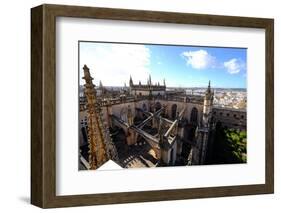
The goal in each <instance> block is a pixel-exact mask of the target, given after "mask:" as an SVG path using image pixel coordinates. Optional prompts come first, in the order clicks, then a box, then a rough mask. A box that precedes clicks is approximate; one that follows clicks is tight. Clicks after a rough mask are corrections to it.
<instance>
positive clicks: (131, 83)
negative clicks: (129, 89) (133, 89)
mask: <svg viewBox="0 0 281 213" xmlns="http://www.w3.org/2000/svg"><path fill="white" fill-rule="evenodd" d="M129 85H130V86H133V85H134V83H133V79H132V76H131V75H130V81H129Z"/></svg>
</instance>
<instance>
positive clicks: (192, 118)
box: [190, 107, 198, 125]
mask: <svg viewBox="0 0 281 213" xmlns="http://www.w3.org/2000/svg"><path fill="white" fill-rule="evenodd" d="M190 123H192V124H194V125H197V123H198V109H197V108H195V107H193V108H192V110H191V115H190Z"/></svg>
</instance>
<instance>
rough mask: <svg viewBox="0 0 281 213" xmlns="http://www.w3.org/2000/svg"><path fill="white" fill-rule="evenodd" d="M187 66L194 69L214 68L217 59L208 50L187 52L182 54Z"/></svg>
mask: <svg viewBox="0 0 281 213" xmlns="http://www.w3.org/2000/svg"><path fill="white" fill-rule="evenodd" d="M182 56H183V57H184V58H185V60H186V64H187V65H191V66H192V67H193V68H194V69H206V68H210V67H211V68H212V67H214V65H215V59H216V58H215V57H214V56H212V55H210V54H209V53H208V52H207V51H206V50H197V51H186V52H183V53H182Z"/></svg>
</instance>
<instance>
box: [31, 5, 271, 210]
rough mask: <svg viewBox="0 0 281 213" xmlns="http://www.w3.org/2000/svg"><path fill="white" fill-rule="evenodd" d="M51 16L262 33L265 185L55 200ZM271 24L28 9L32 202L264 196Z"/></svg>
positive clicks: (45, 204) (163, 14)
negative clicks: (240, 28)
mask: <svg viewBox="0 0 281 213" xmlns="http://www.w3.org/2000/svg"><path fill="white" fill-rule="evenodd" d="M56 17H75V18H76V17H77V18H95V19H111V20H126V21H145V22H159V23H161V22H162V23H177V24H195V25H209V26H230V27H247V28H260V29H265V35H266V36H265V37H266V38H265V40H266V41H265V44H266V53H265V55H266V58H265V61H266V69H265V70H266V73H265V76H266V99H265V100H266V103H265V105H266V106H265V107H266V120H265V126H266V136H265V143H266V146H265V147H266V148H265V156H266V159H265V160H266V163H265V166H266V167H265V171H266V172H265V174H266V175H265V184H258V185H243V186H242V185H241V186H221V187H208V188H193V189H172V190H158V191H140V192H122V193H105V194H87V195H69V196H57V195H56V41H55V38H56ZM273 30H274V20H273V19H264V18H248V17H233V16H216V15H199V14H186V13H171V12H155V11H141V10H126V9H109V8H93V7H78V6H64V5H41V6H38V7H35V8H32V9H31V203H32V204H34V205H36V206H39V207H42V208H52V207H66V206H82V205H98V204H114V203H132V202H146V201H162V200H177V199H189V198H206V197H218V196H237V195H252V194H267V193H273V191H274V95H273V94H274V31H273Z"/></svg>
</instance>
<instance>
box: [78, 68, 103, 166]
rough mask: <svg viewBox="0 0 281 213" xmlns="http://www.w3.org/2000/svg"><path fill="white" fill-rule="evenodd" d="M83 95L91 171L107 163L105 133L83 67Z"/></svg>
mask: <svg viewBox="0 0 281 213" xmlns="http://www.w3.org/2000/svg"><path fill="white" fill-rule="evenodd" d="M83 70H84V77H83V79H84V80H85V81H86V84H85V95H86V98H87V110H88V113H87V116H88V142H89V164H90V166H91V169H97V168H98V167H100V166H101V165H102V164H103V163H105V162H106V161H107V155H106V147H105V132H104V128H103V124H102V119H101V115H100V114H99V111H100V109H99V105H98V103H97V99H96V90H95V85H94V84H93V82H92V80H93V78H92V77H91V74H90V70H89V68H88V67H87V66H86V65H84V67H83Z"/></svg>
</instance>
